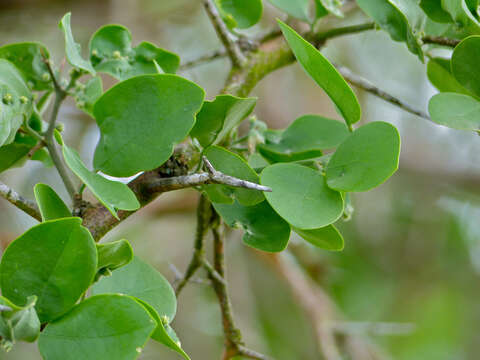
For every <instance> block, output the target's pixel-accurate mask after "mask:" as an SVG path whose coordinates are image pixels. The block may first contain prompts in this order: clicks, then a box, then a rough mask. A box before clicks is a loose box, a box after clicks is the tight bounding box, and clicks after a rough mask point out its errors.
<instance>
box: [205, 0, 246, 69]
mask: <svg viewBox="0 0 480 360" xmlns="http://www.w3.org/2000/svg"><path fill="white" fill-rule="evenodd" d="M203 5H204V6H205V10H206V11H207V14H208V17H209V18H210V20H211V22H212V24H213V27H214V28H215V31H216V33H217V36H218V38H219V39H220V41H221V42H222V43H223V45H224V46H225V49H226V50H227V53H228V56H229V57H230V60H231V61H232V65H233V66H234V67H242V66H243V65H245V63H246V61H247V59H246V57H245V55H243V53H242V50H241V49H240V47H239V46H238V44H237V43H236V42H235V41H233V40H232V38H231V37H230V34H229V33H228V29H227V26H226V25H225V23H224V22H223V20H222V18H221V17H220V14H219V13H218V10H217V7H216V6H215V4H214V3H213V0H204V2H203Z"/></svg>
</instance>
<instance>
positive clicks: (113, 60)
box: [90, 25, 180, 80]
mask: <svg viewBox="0 0 480 360" xmlns="http://www.w3.org/2000/svg"><path fill="white" fill-rule="evenodd" d="M90 61H91V62H92V64H93V67H94V68H95V70H97V71H99V72H104V73H107V74H110V75H111V76H113V77H114V78H116V79H119V80H125V79H128V78H131V77H132V76H136V75H143V74H156V73H157V69H156V67H155V63H154V61H155V62H156V63H157V64H158V66H160V68H161V69H162V70H163V72H165V73H175V72H176V71H177V69H178V66H179V64H180V58H179V57H178V56H177V55H176V54H174V53H171V52H169V51H167V50H164V49H161V48H158V47H156V46H155V45H153V44H152V43H149V42H146V41H144V42H141V43H140V44H139V45H138V46H136V47H132V34H131V33H130V31H129V30H128V29H127V28H126V27H124V26H121V25H106V26H103V27H101V28H100V29H98V30H97V31H96V32H95V34H93V36H92V38H91V40H90Z"/></svg>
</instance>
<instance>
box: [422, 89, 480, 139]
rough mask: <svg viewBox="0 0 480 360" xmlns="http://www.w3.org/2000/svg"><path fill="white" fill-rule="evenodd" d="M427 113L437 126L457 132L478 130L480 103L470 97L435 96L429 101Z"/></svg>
mask: <svg viewBox="0 0 480 360" xmlns="http://www.w3.org/2000/svg"><path fill="white" fill-rule="evenodd" d="M428 111H429V112H430V116H431V118H432V120H433V121H435V122H436V123H437V124H440V125H444V126H448V127H449V128H452V129H458V130H474V131H479V130H480V101H478V100H476V99H474V98H473V97H471V96H468V95H463V94H456V93H441V94H437V95H435V96H433V97H432V98H431V99H430V102H429V104H428Z"/></svg>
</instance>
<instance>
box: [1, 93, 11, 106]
mask: <svg viewBox="0 0 480 360" xmlns="http://www.w3.org/2000/svg"><path fill="white" fill-rule="evenodd" d="M12 102H13V96H12V94H5V95H3V103H4V104H6V105H8V104H11V103H12Z"/></svg>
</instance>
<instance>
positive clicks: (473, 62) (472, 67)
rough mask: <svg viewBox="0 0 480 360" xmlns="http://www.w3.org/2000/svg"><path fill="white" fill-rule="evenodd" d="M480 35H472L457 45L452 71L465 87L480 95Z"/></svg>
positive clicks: (453, 55) (453, 56)
mask: <svg viewBox="0 0 480 360" xmlns="http://www.w3.org/2000/svg"><path fill="white" fill-rule="evenodd" d="M479 64H480V36H470V37H468V38H466V39H464V40H463V41H462V42H461V43H460V44H458V45H457V46H456V47H455V50H454V51H453V54H452V72H453V75H454V76H455V78H456V79H457V80H458V82H459V83H460V84H462V85H463V86H464V87H465V88H467V89H468V90H470V91H472V92H473V93H474V94H475V95H477V96H480V67H479Z"/></svg>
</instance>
